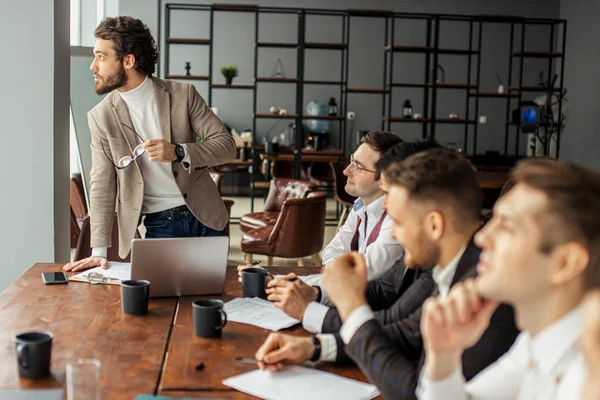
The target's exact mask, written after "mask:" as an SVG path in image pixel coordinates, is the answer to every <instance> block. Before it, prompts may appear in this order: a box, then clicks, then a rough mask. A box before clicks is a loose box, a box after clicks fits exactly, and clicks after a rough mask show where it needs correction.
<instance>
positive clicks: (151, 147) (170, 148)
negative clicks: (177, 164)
mask: <svg viewBox="0 0 600 400" xmlns="http://www.w3.org/2000/svg"><path fill="white" fill-rule="evenodd" d="M144 148H145V149H146V153H147V154H148V158H150V161H152V162H155V161H158V162H171V161H175V160H177V155H176V154H175V145H174V144H171V143H169V142H167V141H166V140H164V139H149V140H146V141H144Z"/></svg>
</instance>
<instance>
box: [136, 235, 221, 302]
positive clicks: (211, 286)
mask: <svg viewBox="0 0 600 400" xmlns="http://www.w3.org/2000/svg"><path fill="white" fill-rule="evenodd" d="M228 255H229V237H228V236H219V237H195V238H169V239H133V242H132V248H131V279H145V280H147V281H150V297H172V296H192V295H204V294H220V293H223V288H224V284H225V274H226V272H227V256H228Z"/></svg>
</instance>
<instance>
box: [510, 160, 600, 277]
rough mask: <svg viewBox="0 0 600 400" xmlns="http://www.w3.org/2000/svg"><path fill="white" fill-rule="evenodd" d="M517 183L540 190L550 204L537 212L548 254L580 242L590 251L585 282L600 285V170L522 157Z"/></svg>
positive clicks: (516, 171) (513, 175) (515, 175)
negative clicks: (562, 245) (569, 243)
mask: <svg viewBox="0 0 600 400" xmlns="http://www.w3.org/2000/svg"><path fill="white" fill-rule="evenodd" d="M511 179H512V180H513V181H514V182H515V184H519V183H522V184H524V185H526V186H528V187H530V188H533V189H536V190H539V191H541V192H542V193H544V194H545V196H546V199H547V201H548V203H547V207H546V208H545V209H544V210H543V211H542V212H540V213H539V214H538V215H535V216H534V217H535V219H536V221H537V222H538V225H539V227H540V230H541V232H542V241H541V244H540V251H541V252H543V253H545V254H549V253H551V252H552V250H553V249H554V248H555V247H557V246H560V245H561V244H564V243H568V242H577V243H580V244H581V245H582V246H584V247H585V248H586V249H587V251H588V252H589V264H588V267H587V268H586V272H585V277H586V279H585V282H586V284H587V285H589V286H598V285H600V279H599V278H600V264H599V263H600V174H598V173H597V172H595V171H592V170H591V169H588V168H585V167H582V166H579V165H576V164H573V163H567V162H564V161H556V160H550V159H542V158H531V159H526V160H522V161H520V162H519V163H518V164H517V166H516V167H515V168H514V170H513V171H512V173H511Z"/></svg>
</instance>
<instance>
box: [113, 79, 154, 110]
mask: <svg viewBox="0 0 600 400" xmlns="http://www.w3.org/2000/svg"><path fill="white" fill-rule="evenodd" d="M118 92H119V94H120V95H121V98H122V99H123V100H125V103H127V105H130V104H132V103H133V104H135V103H142V102H144V101H146V100H148V99H149V98H150V97H151V96H152V95H153V94H154V82H152V79H150V78H148V77H146V79H144V82H142V83H141V84H140V85H139V86H138V87H136V88H135V89H131V90H128V91H126V92H120V91H118Z"/></svg>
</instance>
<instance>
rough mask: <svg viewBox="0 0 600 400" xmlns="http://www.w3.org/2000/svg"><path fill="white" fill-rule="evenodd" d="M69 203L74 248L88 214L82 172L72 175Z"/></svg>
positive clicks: (72, 245)
mask: <svg viewBox="0 0 600 400" xmlns="http://www.w3.org/2000/svg"><path fill="white" fill-rule="evenodd" d="M69 203H70V204H71V248H72V249H74V248H76V247H77V241H78V240H79V234H80V233H81V224H82V223H83V219H84V218H85V217H86V216H87V214H88V208H87V203H86V200H85V192H84V190H83V180H82V179H81V174H80V173H75V174H73V175H71V181H70V186H69Z"/></svg>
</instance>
